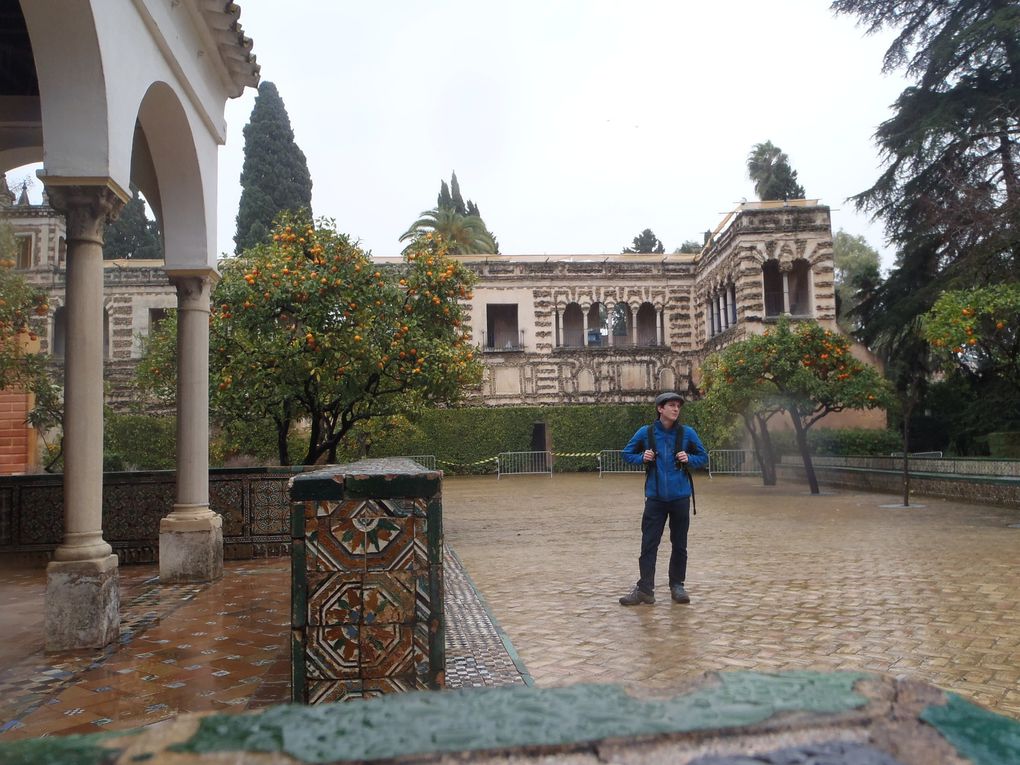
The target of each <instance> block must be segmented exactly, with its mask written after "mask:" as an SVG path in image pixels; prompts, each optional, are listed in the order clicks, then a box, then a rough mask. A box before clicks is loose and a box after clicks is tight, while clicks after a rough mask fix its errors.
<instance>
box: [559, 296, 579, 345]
mask: <svg viewBox="0 0 1020 765" xmlns="http://www.w3.org/2000/svg"><path fill="white" fill-rule="evenodd" d="M560 345H561V346H563V347H564V348H580V347H582V346H583V345H584V314H583V313H582V312H581V306H579V305H578V304H577V303H570V304H569V305H568V306H567V307H566V308H565V309H563V337H561V338H560Z"/></svg>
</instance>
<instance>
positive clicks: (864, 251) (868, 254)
mask: <svg viewBox="0 0 1020 765" xmlns="http://www.w3.org/2000/svg"><path fill="white" fill-rule="evenodd" d="M832 263H833V265H834V266H835V268H836V273H835V282H836V314H837V316H838V317H839V324H840V327H841V328H843V329H844V330H852V329H856V328H857V327H856V326H855V325H854V322H853V321H852V320H850V318H849V317H848V314H849V313H850V312H851V311H852V310H853V309H854V308H855V307H856V306H857V303H858V302H859V298H858V294H859V293H862V292H863V293H864V294H869V293H870V292H871V291H873V290H874V288H875V286H876V285H877V284H878V283H879V282H880V281H881V278H882V277H881V273H880V271H879V266H880V265H881V258H880V257H879V254H878V250H876V249H875V248H874V247H872V246H871V245H870V244H868V242H867V240H865V238H864V237H863V236H853V235H851V234H848V233H847V232H845V231H843V230H840V231H838V232H836V236H834V237H833V239H832Z"/></svg>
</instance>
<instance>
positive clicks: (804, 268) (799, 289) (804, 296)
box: [787, 259, 813, 316]
mask: <svg viewBox="0 0 1020 765" xmlns="http://www.w3.org/2000/svg"><path fill="white" fill-rule="evenodd" d="M787 280H788V283H789V290H790V314H791V315H793V316H811V315H812V313H813V312H812V310H811V295H810V293H811V290H810V285H811V266H810V265H808V262H807V261H806V260H803V259H798V260H795V261H793V269H792V270H791V271H790V274H789V276H788V277H787Z"/></svg>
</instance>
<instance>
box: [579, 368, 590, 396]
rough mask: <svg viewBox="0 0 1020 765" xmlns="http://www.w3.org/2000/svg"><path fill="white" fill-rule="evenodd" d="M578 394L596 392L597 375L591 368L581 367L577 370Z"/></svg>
mask: <svg viewBox="0 0 1020 765" xmlns="http://www.w3.org/2000/svg"><path fill="white" fill-rule="evenodd" d="M576 379H577V392H578V393H594V392H595V373H594V372H593V371H592V370H591V368H589V367H586V366H585V367H581V368H580V369H578V370H577V378H576Z"/></svg>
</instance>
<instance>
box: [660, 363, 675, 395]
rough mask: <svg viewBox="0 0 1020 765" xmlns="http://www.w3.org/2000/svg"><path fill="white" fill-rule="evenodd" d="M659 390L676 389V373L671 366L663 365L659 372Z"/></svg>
mask: <svg viewBox="0 0 1020 765" xmlns="http://www.w3.org/2000/svg"><path fill="white" fill-rule="evenodd" d="M658 384H659V390H674V387H673V386H674V385H676V375H675V374H674V373H673V370H672V369H671V368H670V367H663V368H662V369H660V370H659V374H658Z"/></svg>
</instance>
